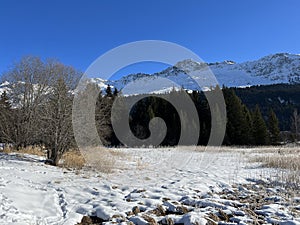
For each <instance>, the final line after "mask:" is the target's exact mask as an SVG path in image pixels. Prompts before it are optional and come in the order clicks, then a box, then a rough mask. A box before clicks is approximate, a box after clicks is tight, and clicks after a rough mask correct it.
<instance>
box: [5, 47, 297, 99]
mask: <svg viewBox="0 0 300 225" xmlns="http://www.w3.org/2000/svg"><path fill="white" fill-rule="evenodd" d="M89 81H90V82H93V83H96V84H98V85H99V87H100V88H101V89H102V90H103V89H105V88H106V87H107V86H108V85H110V86H111V87H113V88H114V87H115V88H117V89H118V90H122V92H123V94H145V93H163V92H168V91H170V90H171V89H172V88H175V89H180V88H184V89H186V90H207V89H209V88H211V87H212V86H215V85H217V84H218V85H219V86H223V85H224V86H227V87H248V86H255V85H271V84H279V83H283V84H293V83H300V54H290V53H276V54H270V55H267V56H264V57H262V58H260V59H257V60H252V61H246V62H242V63H237V62H234V61H232V60H224V61H222V62H214V63H206V62H195V61H193V60H191V59H184V60H182V61H180V62H177V63H176V64H175V65H173V66H170V67H168V68H166V69H164V70H162V71H160V72H156V73H153V74H146V73H136V74H128V75H126V76H123V77H121V78H120V79H118V80H103V79H102V78H90V79H89ZM5 90H7V83H2V84H0V94H1V93H2V92H3V91H5Z"/></svg>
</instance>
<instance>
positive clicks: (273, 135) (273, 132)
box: [268, 109, 280, 145]
mask: <svg viewBox="0 0 300 225" xmlns="http://www.w3.org/2000/svg"><path fill="white" fill-rule="evenodd" d="M268 129H269V136H270V143H271V144H272V145H276V144H278V142H279V134H280V130H279V122H278V118H277V116H276V114H275V113H274V111H273V110H272V109H271V110H270V112H269V117H268Z"/></svg>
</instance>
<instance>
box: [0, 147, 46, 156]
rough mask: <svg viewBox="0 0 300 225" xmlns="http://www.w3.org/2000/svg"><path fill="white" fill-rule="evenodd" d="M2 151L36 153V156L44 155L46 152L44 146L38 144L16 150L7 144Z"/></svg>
mask: <svg viewBox="0 0 300 225" xmlns="http://www.w3.org/2000/svg"><path fill="white" fill-rule="evenodd" d="M3 152H4V153H21V154H30V155H37V156H46V152H45V150H44V148H42V147H40V146H28V147H25V148H20V149H19V150H16V149H15V148H13V147H10V146H7V147H5V148H4V149H3Z"/></svg>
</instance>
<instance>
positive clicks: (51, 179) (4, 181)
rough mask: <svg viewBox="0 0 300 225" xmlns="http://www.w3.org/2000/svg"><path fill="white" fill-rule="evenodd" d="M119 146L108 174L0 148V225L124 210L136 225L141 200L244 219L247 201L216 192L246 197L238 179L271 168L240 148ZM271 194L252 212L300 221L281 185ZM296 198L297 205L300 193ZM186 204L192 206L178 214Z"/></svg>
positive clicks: (196, 217) (107, 216)
mask: <svg viewBox="0 0 300 225" xmlns="http://www.w3.org/2000/svg"><path fill="white" fill-rule="evenodd" d="M116 151H120V152H122V153H125V155H126V157H121V158H119V159H118V168H117V169H116V170H115V171H114V173H112V174H103V173H99V172H97V171H95V170H93V169H89V168H85V169H83V170H82V171H79V172H76V171H71V170H67V169H62V168H57V167H52V166H48V165H45V164H44V162H43V160H44V159H43V158H42V157H37V156H32V155H19V154H4V153H0V224H67V225H74V224H76V223H77V222H80V221H81V218H82V217H83V216H84V215H95V216H98V217H99V218H102V219H103V220H111V221H115V222H116V223H121V222H120V221H119V220H118V219H117V218H126V217H128V220H130V221H132V222H133V223H135V224H147V221H146V218H145V217H143V216H141V214H138V215H131V216H128V214H127V213H128V212H130V211H131V210H132V209H133V207H136V206H138V207H139V208H140V211H141V212H143V213H144V212H145V213H146V215H147V213H149V212H150V211H151V210H154V209H156V208H157V207H158V206H159V205H161V207H162V208H163V209H165V210H167V211H169V212H172V213H174V214H170V215H167V217H169V218H171V219H172V220H173V221H175V222H178V223H184V224H195V223H198V224H206V222H207V221H208V220H210V218H207V215H208V213H209V212H215V213H218V210H223V212H224V213H226V214H228V215H234V216H233V217H231V222H230V223H221V222H220V223H219V224H238V223H239V224H247V221H248V222H249V221H250V220H251V218H249V217H248V216H247V215H246V213H245V211H243V210H242V209H243V207H245V206H247V203H243V202H239V201H236V200H230V199H225V198H223V197H221V195H220V194H219V193H220V192H223V193H225V194H226V195H228V196H230V195H235V192H236V191H239V193H243V195H244V196H245V198H248V197H249V196H251V195H253V194H254V193H255V191H253V190H250V189H249V188H247V187H244V186H241V185H242V184H249V183H250V181H249V180H255V179H262V177H261V175H262V174H269V172H268V171H270V173H271V170H270V169H263V168H261V167H257V165H256V164H249V163H248V162H247V157H248V155H247V154H248V153H247V151H246V153H245V152H244V151H243V150H242V149H241V150H239V149H234V151H221V152H217V151H210V150H207V151H204V152H196V151H193V150H186V149H184V148H183V149H179V150H178V151H177V150H175V149H173V148H164V149H152V148H148V149H147V148H145V149H133V148H131V149H116ZM249 152H250V151H249ZM245 154H246V156H245ZM249 154H250V153H249ZM235 184H238V185H240V186H238V187H234V185H235ZM270 193H271V195H270V197H269V198H270V199H268V200H269V201H273V203H272V204H268V205H264V206H263V207H261V209H259V210H257V213H258V214H259V215H264V216H266V217H267V218H268V220H271V219H275V218H278V220H279V222H280V223H279V224H299V221H300V218H299V217H298V218H297V217H296V218H294V219H295V220H293V217H291V215H290V214H289V212H288V209H285V208H283V209H282V207H283V206H282V205H281V200H282V199H281V198H280V196H278V191H277V190H276V189H272V192H271V191H270ZM241 199H243V197H241ZM293 201H294V202H295V204H299V202H298V201H299V198H297V197H295V198H294V199H293ZM183 206H184V207H186V209H188V210H189V212H187V213H184V214H182V215H181V212H182V210H183V209H182V208H180V207H183ZM143 215H144V214H143ZM149 215H150V214H149ZM151 216H152V217H153V218H156V219H166V218H167V217H160V216H154V215H151ZM274 216H275V217H274ZM297 221H298V222H297Z"/></svg>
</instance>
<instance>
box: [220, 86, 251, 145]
mask: <svg viewBox="0 0 300 225" xmlns="http://www.w3.org/2000/svg"><path fill="white" fill-rule="evenodd" d="M223 93H224V97H225V102H226V109H227V126H226V128H227V129H226V138H225V144H231V145H232V144H235V145H246V144H249V140H250V138H251V136H252V135H251V132H250V131H251V127H250V124H249V121H248V120H249V119H247V115H246V114H247V110H245V106H244V105H243V104H242V102H241V100H240V98H239V97H238V96H237V95H236V94H235V92H234V91H233V90H232V89H225V90H223Z"/></svg>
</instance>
